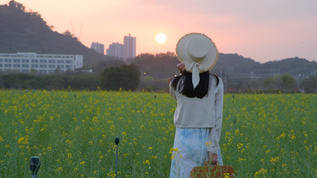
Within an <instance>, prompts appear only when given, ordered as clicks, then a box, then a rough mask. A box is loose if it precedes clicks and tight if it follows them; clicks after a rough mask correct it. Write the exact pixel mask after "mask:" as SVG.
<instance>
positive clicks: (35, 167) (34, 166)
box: [30, 156, 41, 178]
mask: <svg viewBox="0 0 317 178" xmlns="http://www.w3.org/2000/svg"><path fill="white" fill-rule="evenodd" d="M40 167H41V162H40V158H39V157H37V156H33V157H31V160H30V169H31V172H32V173H31V178H37V172H38V171H39V169H40Z"/></svg>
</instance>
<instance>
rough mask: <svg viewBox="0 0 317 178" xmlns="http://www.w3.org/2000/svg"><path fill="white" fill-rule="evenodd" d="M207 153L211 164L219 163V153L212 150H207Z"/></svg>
mask: <svg viewBox="0 0 317 178" xmlns="http://www.w3.org/2000/svg"><path fill="white" fill-rule="evenodd" d="M207 154H208V162H209V163H210V164H215V165H218V155H217V154H216V153H212V152H207Z"/></svg>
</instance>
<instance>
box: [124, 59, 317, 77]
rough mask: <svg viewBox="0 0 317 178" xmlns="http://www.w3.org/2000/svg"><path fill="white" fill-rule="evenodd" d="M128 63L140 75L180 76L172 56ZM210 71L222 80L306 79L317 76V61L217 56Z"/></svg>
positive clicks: (135, 60)
mask: <svg viewBox="0 0 317 178" xmlns="http://www.w3.org/2000/svg"><path fill="white" fill-rule="evenodd" d="M130 63H135V64H136V65H137V66H138V67H139V69H140V70H141V72H142V74H143V75H148V76H153V77H154V78H168V77H171V76H173V75H178V74H179V71H178V70H177V68H176V65H177V64H178V63H179V61H178V59H177V57H176V56H175V54H173V53H166V54H157V55H153V54H142V55H139V56H137V57H136V58H135V59H134V60H133V61H130ZM211 72H212V73H214V74H217V75H219V76H221V77H224V76H227V77H229V76H230V77H231V78H232V77H237V78H241V77H242V78H243V77H247V78H250V77H251V75H252V76H253V77H254V78H268V77H271V76H273V75H274V74H280V75H283V74H285V73H290V74H291V75H292V76H293V77H298V76H299V75H300V76H302V77H305V76H306V77H307V76H309V75H312V74H313V73H314V72H315V73H317V62H314V61H312V62H310V61H308V60H306V59H301V58H297V57H295V58H289V59H284V60H280V61H272V62H267V63H263V64H261V63H259V62H256V61H254V60H253V59H250V58H244V57H243V56H241V55H238V54H222V53H220V54H219V59H218V61H217V64H216V66H215V67H214V68H213V69H212V70H211Z"/></svg>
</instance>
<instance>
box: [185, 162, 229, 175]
mask: <svg viewBox="0 0 317 178" xmlns="http://www.w3.org/2000/svg"><path fill="white" fill-rule="evenodd" d="M190 177H191V178H203V177H204V178H207V177H208V178H211V177H213V178H220V177H221V178H232V177H234V173H233V168H232V166H218V165H211V164H208V163H205V165H204V166H199V167H194V168H193V169H192V171H191V172H190Z"/></svg>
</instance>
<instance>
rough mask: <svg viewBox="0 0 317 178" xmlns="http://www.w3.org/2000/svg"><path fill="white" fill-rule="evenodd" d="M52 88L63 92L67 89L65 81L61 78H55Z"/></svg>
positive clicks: (51, 84)
mask: <svg viewBox="0 0 317 178" xmlns="http://www.w3.org/2000/svg"><path fill="white" fill-rule="evenodd" d="M50 88H51V89H55V90H62V89H64V88H65V81H64V80H63V79H62V78H61V77H55V78H53V80H52V81H51V83H50Z"/></svg>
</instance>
